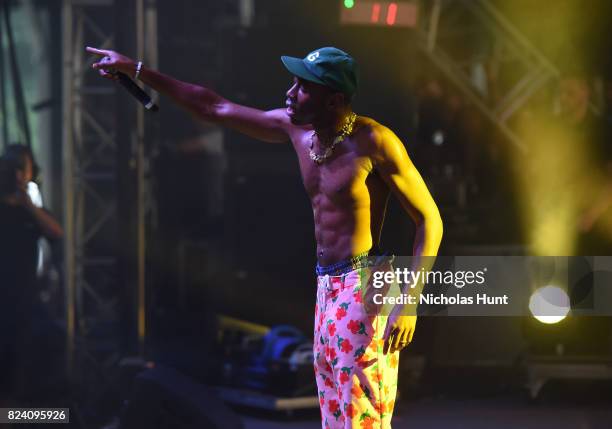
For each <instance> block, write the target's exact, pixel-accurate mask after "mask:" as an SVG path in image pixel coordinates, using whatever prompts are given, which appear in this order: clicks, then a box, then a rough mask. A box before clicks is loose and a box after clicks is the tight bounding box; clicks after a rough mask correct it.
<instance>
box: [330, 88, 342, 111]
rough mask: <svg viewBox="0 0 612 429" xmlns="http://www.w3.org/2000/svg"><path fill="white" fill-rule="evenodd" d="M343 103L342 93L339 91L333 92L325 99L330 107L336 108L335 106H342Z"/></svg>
mask: <svg viewBox="0 0 612 429" xmlns="http://www.w3.org/2000/svg"><path fill="white" fill-rule="evenodd" d="M343 104H344V94H342V93H340V92H334V93H333V94H331V95H330V97H329V98H328V100H327V105H328V106H329V107H330V108H336V107H339V106H342V105H343Z"/></svg>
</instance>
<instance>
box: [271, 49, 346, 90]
mask: <svg viewBox="0 0 612 429" xmlns="http://www.w3.org/2000/svg"><path fill="white" fill-rule="evenodd" d="M281 61H282V62H283V64H284V65H285V67H287V70H289V71H290V72H291V73H292V74H294V75H295V76H297V77H300V78H302V79H305V80H308V81H310V82H315V83H318V84H321V85H326V86H328V87H330V88H332V89H335V90H337V91H340V92H342V93H344V94H346V95H348V96H349V97H351V96H352V95H353V94H355V91H356V90H357V84H358V78H357V63H356V62H355V59H354V58H353V57H351V56H350V55H349V54H347V53H346V52H344V51H341V50H340V49H338V48H334V47H325V48H319V49H315V50H314V51H312V52H311V53H309V54H308V55H306V57H304V58H303V59H302V58H295V57H287V56H282V57H281Z"/></svg>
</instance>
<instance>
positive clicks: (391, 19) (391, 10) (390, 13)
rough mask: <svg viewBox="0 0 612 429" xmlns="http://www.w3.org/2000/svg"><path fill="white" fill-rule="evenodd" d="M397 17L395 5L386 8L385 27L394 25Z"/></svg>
mask: <svg viewBox="0 0 612 429" xmlns="http://www.w3.org/2000/svg"><path fill="white" fill-rule="evenodd" d="M396 17H397V3H391V4H390V5H389V7H388V8H387V25H393V24H395V18H396Z"/></svg>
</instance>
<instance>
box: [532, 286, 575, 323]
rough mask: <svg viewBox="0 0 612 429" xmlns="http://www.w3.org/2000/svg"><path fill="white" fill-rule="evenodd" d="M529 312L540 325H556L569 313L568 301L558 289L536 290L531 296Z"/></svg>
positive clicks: (552, 287)
mask: <svg viewBox="0 0 612 429" xmlns="http://www.w3.org/2000/svg"><path fill="white" fill-rule="evenodd" d="M529 310H530V311H531V314H532V315H533V317H535V318H536V319H537V320H539V321H540V322H542V323H548V324H553V323H558V322H560V321H562V320H563V319H565V317H566V316H567V314H568V313H569V311H570V299H569V296H568V295H567V293H566V292H565V291H564V290H563V289H561V288H560V287H557V286H545V287H542V288H539V289H536V291H535V292H534V293H533V294H532V295H531V298H530V299H529Z"/></svg>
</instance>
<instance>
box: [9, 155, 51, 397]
mask: <svg viewBox="0 0 612 429" xmlns="http://www.w3.org/2000/svg"><path fill="white" fill-rule="evenodd" d="M34 165H35V164H34V160H33V158H32V156H31V152H30V151H29V149H27V148H26V149H25V150H23V151H21V152H20V151H17V150H15V151H11V152H7V153H6V154H5V155H4V156H3V157H2V158H0V237H1V239H0V343H1V344H0V400H2V401H3V402H4V401H7V400H13V399H15V398H16V396H17V395H19V396H21V395H23V394H24V393H25V389H27V388H28V386H27V385H25V383H24V381H23V380H24V378H23V377H24V371H23V369H24V368H26V367H27V362H28V360H29V359H30V357H31V356H32V355H31V354H29V353H33V352H34V350H35V349H31V347H28V344H29V343H30V342H32V339H31V338H30V336H29V334H30V333H31V332H30V326H31V324H30V322H31V320H32V316H33V315H32V307H33V304H34V302H35V297H36V289H35V283H36V266H37V263H38V239H39V238H40V237H45V238H47V239H50V240H55V239H59V238H61V237H62V235H63V230H62V227H61V226H60V225H59V223H58V222H57V221H56V220H55V219H54V218H53V217H52V216H51V215H50V214H49V213H48V212H47V211H46V210H44V209H42V208H40V207H37V206H36V205H35V204H34V203H33V202H32V199H31V198H30V196H29V195H28V193H27V186H28V183H30V182H31V181H32V177H33V170H34ZM30 346H31V345H30ZM28 352H29V353H28Z"/></svg>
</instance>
